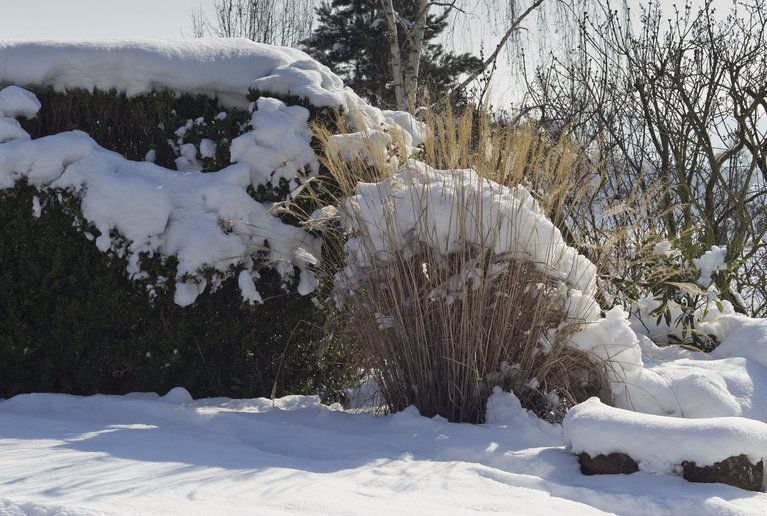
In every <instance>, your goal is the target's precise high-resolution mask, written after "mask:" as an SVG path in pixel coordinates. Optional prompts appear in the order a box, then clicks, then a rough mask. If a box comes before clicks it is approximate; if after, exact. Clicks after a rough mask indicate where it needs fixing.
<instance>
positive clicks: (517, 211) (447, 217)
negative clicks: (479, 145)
mask: <svg viewBox="0 0 767 516" xmlns="http://www.w3.org/2000/svg"><path fill="white" fill-rule="evenodd" d="M355 192H356V195H354V196H353V197H351V198H350V199H349V200H347V201H346V203H345V204H346V206H345V210H344V211H345V213H346V215H347V217H346V223H347V224H348V225H349V227H350V229H351V231H352V233H353V234H356V235H364V241H363V240H362V239H361V238H360V237H359V236H357V237H355V236H352V237H351V238H349V240H348V242H347V244H346V250H347V253H348V258H349V267H347V269H346V275H347V277H348V278H349V279H352V280H353V278H354V276H355V275H356V274H359V273H361V272H360V271H363V270H364V268H366V267H368V266H369V265H370V264H371V259H372V258H374V256H371V254H375V258H378V259H384V260H385V259H386V256H388V255H389V254H390V253H392V252H397V251H402V250H404V249H405V248H406V247H407V245H409V243H411V242H421V243H426V244H428V245H430V246H432V247H434V248H435V249H436V250H438V251H439V252H441V253H442V254H444V255H449V254H452V253H456V252H459V251H460V250H461V248H462V246H465V245H466V244H469V245H475V246H480V247H484V248H488V249H490V250H492V251H493V252H494V253H495V254H496V255H507V256H509V257H512V258H515V259H519V260H523V261H527V262H531V263H533V264H534V265H535V266H536V267H537V268H539V269H540V270H541V271H542V272H544V273H546V274H549V275H551V276H553V277H555V278H556V279H560V280H562V281H563V282H565V283H566V284H567V285H569V286H570V288H572V289H574V290H576V291H579V293H580V295H583V296H585V297H587V298H588V299H589V300H590V302H589V303H586V299H585V298H584V299H583V301H584V303H582V304H583V307H582V309H586V306H587V305H588V306H592V305H593V299H592V296H593V295H594V293H595V290H596V267H595V266H594V264H593V263H591V262H590V261H589V260H588V259H587V258H586V257H584V256H582V255H580V254H578V251H577V250H575V249H574V248H572V247H570V246H568V245H567V244H566V243H565V241H564V240H563V239H562V235H561V233H560V231H559V230H558V229H557V228H556V227H555V226H554V224H553V223H552V222H551V221H550V220H549V219H548V218H546V216H545V214H544V213H543V210H542V209H541V207H540V206H539V205H538V203H537V202H536V201H535V199H533V197H532V195H530V192H528V190H527V189H526V188H524V187H522V186H517V187H514V188H508V187H506V186H502V185H500V184H498V183H495V182H493V181H490V180H488V179H484V178H481V177H480V176H479V175H478V174H477V173H476V172H475V171H473V170H435V169H433V168H432V167H430V166H428V165H426V164H424V163H422V162H419V161H415V160H411V161H410V162H409V165H408V166H407V167H405V168H403V169H401V170H400V171H399V172H397V173H396V174H395V175H394V176H393V177H391V178H388V179H386V180H384V181H382V182H380V183H359V184H358V185H357V188H356V190H355ZM352 282H353V281H352ZM579 304H581V303H579ZM577 311H579V310H575V308H574V309H573V311H572V312H571V313H570V315H571V316H583V315H584V314H583V313H580V314H576V313H575V312H577ZM587 312H588V320H592V319H593V318H594V317H598V315H599V312H598V310H597V311H596V313H594V312H593V310H591V309H588V310H587Z"/></svg>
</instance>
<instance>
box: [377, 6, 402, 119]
mask: <svg viewBox="0 0 767 516" xmlns="http://www.w3.org/2000/svg"><path fill="white" fill-rule="evenodd" d="M380 1H381V5H382V6H383V10H384V13H385V14H386V25H387V26H388V27H389V31H388V33H387V37H388V38H389V54H390V56H391V72H392V78H393V80H394V95H395V98H396V100H397V109H399V110H401V111H406V110H407V108H408V100H407V95H406V92H405V87H404V81H403V74H402V54H401V51H400V46H399V37H398V36H399V33H398V31H397V14H396V13H395V12H394V5H393V4H392V0H380Z"/></svg>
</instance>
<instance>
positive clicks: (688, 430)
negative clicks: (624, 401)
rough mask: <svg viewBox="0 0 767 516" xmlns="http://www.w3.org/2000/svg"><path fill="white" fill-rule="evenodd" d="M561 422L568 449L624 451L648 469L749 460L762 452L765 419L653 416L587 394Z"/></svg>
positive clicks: (766, 443) (766, 450) (766, 444)
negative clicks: (604, 401)
mask: <svg viewBox="0 0 767 516" xmlns="http://www.w3.org/2000/svg"><path fill="white" fill-rule="evenodd" d="M563 426H564V430H565V436H566V437H567V439H568V440H569V445H570V448H571V451H572V452H573V453H581V452H586V453H588V454H589V455H591V456H592V457H593V456H596V455H600V454H602V455H608V454H610V453H625V454H628V455H629V456H631V457H632V458H633V459H635V460H636V461H637V462H638V463H639V469H640V470H641V471H646V472H652V473H671V472H673V469H674V466H676V465H679V464H681V463H682V462H683V461H694V462H695V463H696V464H697V465H698V466H710V465H712V464H714V463H715V462H720V461H722V460H724V459H727V458H729V457H737V456H739V455H741V454H742V455H746V456H747V457H748V458H749V459H750V460H751V461H752V462H753V463H757V462H759V461H761V460H762V459H763V458H765V457H767V423H763V422H761V421H754V420H751V419H746V418H737V417H721V418H705V419H680V418H673V417H664V416H656V415H650V414H641V413H638V412H632V411H629V410H622V409H619V408H614V407H609V406H607V405H604V404H603V403H601V402H600V401H599V400H598V399H597V398H591V399H589V400H587V401H585V402H583V403H581V404H579V405H576V406H575V407H573V408H572V409H571V410H570V411H569V412H568V414H567V416H565V420H564V422H563Z"/></svg>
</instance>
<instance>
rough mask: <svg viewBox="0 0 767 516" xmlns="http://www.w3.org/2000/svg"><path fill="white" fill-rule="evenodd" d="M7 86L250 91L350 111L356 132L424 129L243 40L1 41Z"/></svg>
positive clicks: (300, 55) (242, 95) (307, 66)
mask: <svg viewBox="0 0 767 516" xmlns="http://www.w3.org/2000/svg"><path fill="white" fill-rule="evenodd" d="M8 84H13V85H17V86H21V87H32V86H50V87H52V88H54V89H55V90H56V91H66V90H68V89H73V88H82V89H86V90H91V91H92V90H93V89H99V90H103V91H109V90H112V89H114V90H117V91H118V92H123V93H125V94H126V95H128V96H129V97H132V96H136V95H142V94H146V93H149V92H152V91H157V90H162V89H169V90H173V91H176V92H178V93H190V94H202V95H206V96H209V97H215V98H217V99H218V100H219V102H221V103H222V104H223V105H225V106H227V107H235V108H239V109H246V108H247V107H248V105H249V101H248V100H247V98H246V97H247V93H248V89H250V88H255V89H256V90H258V91H260V92H262V93H264V94H268V95H273V96H276V97H286V96H295V97H299V98H303V99H306V101H308V102H309V104H311V105H313V106H316V107H330V108H339V109H342V110H343V111H345V112H347V113H354V114H355V116H354V120H353V122H354V123H355V124H357V125H359V124H360V122H361V123H362V125H363V127H358V129H360V130H362V129H366V130H371V129H372V130H378V129H380V128H381V127H382V126H384V127H387V126H388V127H399V128H400V129H402V130H404V131H405V133H406V134H407V135H408V136H410V135H414V139H415V140H418V137H417V136H416V135H417V134H418V133H419V131H421V130H422V129H421V127H420V124H418V123H417V122H415V121H414V119H413V118H412V117H411V116H410V115H408V114H405V113H399V112H393V111H387V112H382V111H381V110H380V109H377V108H375V107H373V106H370V105H369V104H367V103H366V102H365V101H364V100H362V99H361V98H360V97H359V96H358V95H357V94H356V93H354V92H353V91H352V90H351V89H349V88H347V87H344V84H343V80H341V78H340V77H338V76H337V75H336V74H334V73H333V72H331V71H330V69H329V68H328V67H327V66H325V65H322V64H320V63H318V62H317V61H315V60H314V59H312V58H311V57H310V56H309V55H308V54H306V53H304V52H302V51H300V50H297V49H294V48H287V47H275V46H271V45H265V44H262V43H255V42H253V41H250V40H248V39H245V38H177V39H173V38H168V39H123V40H121V39H112V40H110V39H99V40H79V41H78V40H61V41H2V40H0V86H3V85H8ZM6 116H15V115H11V114H6ZM417 143H418V142H417V141H416V143H415V144H416V145H417Z"/></svg>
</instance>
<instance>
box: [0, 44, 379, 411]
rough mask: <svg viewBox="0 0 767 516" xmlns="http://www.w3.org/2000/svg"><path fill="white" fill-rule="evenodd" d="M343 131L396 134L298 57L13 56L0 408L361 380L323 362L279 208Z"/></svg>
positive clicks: (313, 245) (302, 239)
mask: <svg viewBox="0 0 767 516" xmlns="http://www.w3.org/2000/svg"><path fill="white" fill-rule="evenodd" d="M6 86H7V87H6ZM22 88H25V89H22ZM337 111H342V112H346V113H351V112H354V113H355V114H356V115H357V118H356V120H361V121H362V122H361V123H363V124H365V125H366V126H367V127H370V128H372V129H375V130H379V129H380V128H381V127H382V126H384V127H386V126H390V125H394V121H393V120H392V118H391V117H387V116H386V115H385V114H384V113H382V112H381V111H380V110H377V109H375V108H372V107H370V106H368V105H366V104H365V103H364V102H362V101H361V100H360V99H359V97H357V96H356V95H355V94H354V93H353V92H351V91H350V90H348V89H345V88H343V84H342V82H341V81H340V79H338V77H336V76H335V75H333V74H332V73H331V72H330V71H329V70H328V69H327V68H325V67H323V66H322V65H320V64H319V63H317V62H315V61H313V60H311V59H309V58H308V56H307V55H306V54H304V53H302V52H300V51H296V50H292V49H284V48H275V47H269V46H266V45H258V44H255V43H252V42H250V41H247V40H193V39H190V40H179V41H104V42H97V41H85V42H29V43H27V42H0V189H2V190H1V191H0V196H2V207H3V220H2V223H1V224H0V233H2V235H1V236H2V240H3V241H4V242H10V243H11V244H10V245H4V246H3V250H2V260H0V269H2V270H3V278H2V282H3V285H2V289H3V294H2V296H0V302H1V303H2V306H0V313H2V314H4V315H3V316H2V317H0V324H2V327H0V334H2V336H3V337H2V341H1V342H2V346H0V348H1V349H0V353H1V354H2V356H3V357H4V358H5V359H3V360H1V361H0V368H2V372H0V377H2V379H3V380H2V381H3V386H2V387H3V390H2V392H0V396H3V395H8V394H13V393H15V392H19V391H23V390H64V391H69V392H79V393H87V392H98V391H109V392H124V391H127V390H158V391H162V390H163V389H165V388H168V387H169V386H172V385H177V384H179V383H183V384H184V385H185V386H187V387H188V388H189V389H190V391H192V392H193V394H194V395H195V396H198V395H214V394H225V395H232V396H234V395H268V394H270V392H272V390H273V387H275V386H276V387H277V392H285V390H290V391H292V392H307V391H317V390H324V391H327V390H332V389H333V388H334V385H336V384H338V383H340V382H341V380H340V378H342V377H343V376H344V375H345V374H346V373H345V371H347V370H353V369H346V366H347V364H346V363H345V362H344V363H343V364H342V362H343V360H342V357H340V355H339V353H338V352H337V348H335V347H334V346H333V345H332V343H331V345H330V350H331V351H334V350H335V351H336V352H335V353H330V354H329V355H328V356H331V357H334V358H332V359H331V360H335V363H334V364H330V365H328V366H327V367H325V366H324V365H323V364H322V363H320V362H318V360H319V359H318V358H317V351H318V349H319V347H320V340H321V339H322V336H321V332H320V330H319V327H320V326H321V324H322V320H323V319H324V316H323V315H322V314H321V313H319V312H318V311H317V310H316V308H315V305H314V303H313V300H312V295H311V294H312V292H313V290H314V289H315V288H316V286H317V278H316V276H315V273H314V271H313V269H314V266H315V265H316V264H317V262H318V260H319V252H318V250H319V247H318V245H319V241H318V240H317V239H316V238H315V237H314V236H313V235H312V234H310V233H309V232H307V231H305V230H304V229H302V228H299V227H297V226H296V225H295V218H294V217H292V216H291V214H290V207H289V206H288V205H287V204H286V203H285V202H286V201H290V200H292V199H294V198H295V197H296V196H297V195H298V194H299V193H300V191H301V189H302V188H303V183H304V182H305V181H306V180H308V179H309V178H310V177H312V176H315V175H317V174H318V173H319V162H318V161H317V158H316V157H315V154H314V150H315V148H314V145H315V142H314V141H313V139H312V134H311V131H310V129H309V123H310V121H311V120H313V119H316V118H318V117H325V118H326V122H328V123H330V124H331V125H332V123H333V121H332V117H333V116H335V114H334V113H336V112H337ZM53 228H56V229H55V230H54V229H53ZM62 228H67V230H66V231H64V230H63V229H62ZM43 237H44V238H45V241H44V242H41V241H40V239H41V238H43ZM78 257H81V258H78ZM75 287H76V288H75ZM262 303H263V305H262ZM5 314H8V315H5ZM324 347H327V346H324ZM64 357H68V358H67V359H64ZM326 365H327V364H326ZM10 368H14V371H13V373H11V371H10V370H9V369H10ZM89 374H90V376H88V375H89ZM14 378H16V380H14ZM166 384H167V385H166Z"/></svg>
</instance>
